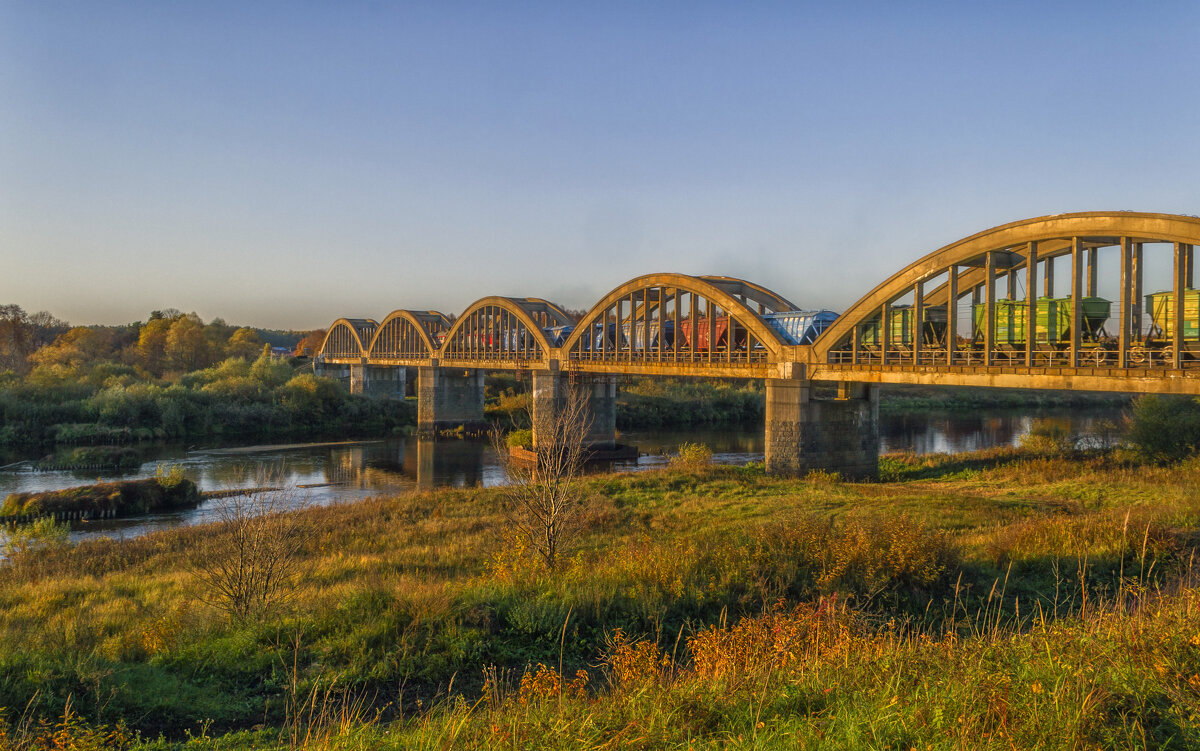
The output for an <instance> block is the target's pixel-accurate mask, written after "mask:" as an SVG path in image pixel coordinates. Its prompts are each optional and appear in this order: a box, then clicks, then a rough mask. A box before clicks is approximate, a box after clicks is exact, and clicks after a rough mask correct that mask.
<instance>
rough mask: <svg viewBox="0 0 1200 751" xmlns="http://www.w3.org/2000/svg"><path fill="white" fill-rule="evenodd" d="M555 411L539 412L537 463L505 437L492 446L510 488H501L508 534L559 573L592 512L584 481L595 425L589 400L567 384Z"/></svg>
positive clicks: (496, 437) (535, 424)
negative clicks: (513, 451)
mask: <svg viewBox="0 0 1200 751" xmlns="http://www.w3.org/2000/svg"><path fill="white" fill-rule="evenodd" d="M562 385H563V386H565V388H563V391H565V393H563V394H558V395H556V397H557V398H556V399H555V400H554V408H553V409H533V410H532V415H531V422H532V423H533V434H534V444H533V454H534V455H535V457H536V461H535V460H534V458H533V457H530V458H529V459H528V460H521V459H515V458H513V457H512V456H511V455H510V453H509V450H508V446H507V445H506V443H505V440H504V436H503V435H501V434H500V432H499V431H493V433H492V442H493V444H494V446H495V448H496V453H497V454H499V455H500V457H501V461H502V462H503V464H504V467H505V470H506V471H507V474H508V477H509V479H510V481H511V482H510V483H509V484H508V485H505V486H503V487H502V488H501V491H500V492H501V495H502V497H503V504H504V512H505V518H506V522H507V526H508V528H509V529H510V530H511V531H512V532H514V533H515V534H516V535H517V536H518V537H519V538H520V539H521V540H522V542H524V543H525V545H526V546H527V547H528V549H529V550H531V551H534V552H536V553H537V555H538V556H539V557H540V558H541V560H542V562H543V563H544V564H545V566H546V568H547V569H549V570H551V571H553V570H554V569H555V568H557V566H558V564H559V561H560V556H561V555H562V551H563V549H564V547H565V546H566V545H567V544H569V543H570V541H571V540H572V539H573V538H574V537H575V536H576V535H577V534H578V532H579V530H580V528H581V526H582V522H583V521H584V519H585V517H586V512H587V510H588V498H587V495H586V494H585V492H584V490H583V488H582V486H581V483H580V477H581V475H582V473H583V464H584V460H585V459H586V457H587V450H588V445H587V437H588V433H589V432H590V430H591V425H592V419H591V410H590V409H589V406H590V405H589V403H588V402H589V400H588V394H587V393H586V391H584V390H583V389H578V388H571V387H570V386H567V385H566V384H562Z"/></svg>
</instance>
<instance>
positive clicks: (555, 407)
mask: <svg viewBox="0 0 1200 751" xmlns="http://www.w3.org/2000/svg"><path fill="white" fill-rule="evenodd" d="M572 390H574V391H575V392H576V393H577V394H579V396H580V397H582V398H584V399H586V400H587V402H586V414H587V416H588V418H590V420H591V423H590V425H589V427H588V432H587V435H586V436H585V437H584V443H585V444H586V445H587V446H589V447H591V448H595V449H613V448H616V445H617V378H616V376H611V375H593V374H585V373H578V374H575V376H574V378H572V377H571V376H570V375H568V374H565V373H563V372H561V371H559V370H540V371H534V372H533V399H532V402H533V404H532V412H533V414H532V418H533V444H534V445H535V446H536V445H537V444H538V440H539V438H538V432H539V431H538V426H539V425H545V424H546V423H547V421H549V420H553V419H555V417H556V416H557V415H558V413H559V410H561V409H562V408H563V405H564V404H565V403H566V400H567V398H568V395H569V394H570V393H571V391H572Z"/></svg>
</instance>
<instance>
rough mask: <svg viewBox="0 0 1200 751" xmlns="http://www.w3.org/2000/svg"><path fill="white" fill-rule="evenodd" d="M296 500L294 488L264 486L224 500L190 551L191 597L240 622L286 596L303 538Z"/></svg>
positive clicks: (296, 570)
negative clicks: (210, 526) (208, 531)
mask: <svg viewBox="0 0 1200 751" xmlns="http://www.w3.org/2000/svg"><path fill="white" fill-rule="evenodd" d="M269 482H270V480H269V479H262V480H260V481H259V482H258V483H257V484H258V485H266V484H268V483H269ZM297 500H298V499H297V498H296V496H295V491H294V490H291V489H284V490H280V489H276V488H269V487H267V488H256V489H252V490H248V491H246V494H245V495H244V496H241V497H234V498H230V499H228V501H227V502H226V503H225V504H224V505H222V506H221V507H220V508H219V509H218V510H217V512H216V518H217V524H216V528H215V530H214V531H213V533H212V534H209V535H206V536H205V540H204V543H203V544H201V545H200V546H198V547H197V548H196V549H195V550H193V551H192V553H191V560H190V564H191V565H190V568H191V571H192V576H193V578H194V580H195V583H196V594H197V596H198V597H199V598H200V599H201V600H203V601H204V602H207V603H208V604H210V605H212V606H214V607H216V608H218V609H220V610H223V611H225V612H226V613H228V614H229V616H230V617H231V618H232V619H233V620H235V621H238V622H241V623H244V622H246V621H249V620H250V619H251V618H257V617H261V616H264V615H266V614H268V613H269V612H270V611H271V610H273V609H275V608H276V607H278V606H280V605H282V604H283V603H284V602H286V601H287V600H288V599H290V598H291V596H292V595H293V594H294V592H295V586H296V580H297V578H298V576H299V574H300V563H301V555H300V554H301V550H302V548H303V546H304V541H305V539H306V538H307V536H308V531H307V530H306V529H305V528H304V525H303V524H301V522H300V518H299V517H298V516H297V514H296V513H295V512H294V511H292V510H291V509H292V508H294V507H295V506H296V505H297Z"/></svg>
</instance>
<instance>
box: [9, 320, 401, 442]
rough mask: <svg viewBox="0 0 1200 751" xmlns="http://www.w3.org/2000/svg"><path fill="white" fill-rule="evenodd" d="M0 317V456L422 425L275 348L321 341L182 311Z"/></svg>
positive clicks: (397, 407) (393, 404)
mask: <svg viewBox="0 0 1200 751" xmlns="http://www.w3.org/2000/svg"><path fill="white" fill-rule="evenodd" d="M0 315H2V316H3V319H2V320H0V365H2V366H3V367H2V369H0V445H7V446H30V445H39V444H51V443H59V444H85V445H86V444H112V443H132V442H139V441H145V440H154V439H170V440H194V439H218V440H239V441H240V440H259V439H266V438H278V437H310V436H322V435H334V434H336V435H339V436H341V435H362V436H367V435H380V434H385V433H389V432H391V431H394V430H395V429H397V428H399V427H402V426H404V425H409V424H412V423H413V422H415V418H414V414H413V412H414V410H413V408H412V407H411V405H409V404H407V403H406V402H403V401H389V400H377V399H369V398H365V397H360V396H352V395H350V394H349V393H347V391H346V389H345V388H344V387H343V386H341V385H340V384H339V383H338V382H337V381H335V380H332V379H328V378H320V377H318V376H316V375H314V374H313V373H312V372H311V370H310V369H309V367H308V365H307V362H306V361H304V360H301V359H297V358H291V357H280V358H277V357H273V356H272V355H271V351H270V348H271V346H272V340H273V341H274V342H279V341H285V340H287V339H288V338H290V339H291V341H292V342H293V343H305V342H308V343H309V344H310V346H311V342H312V341H313V340H315V341H316V342H317V343H319V342H320V337H321V336H322V334H323V332H320V331H314V332H308V333H304V332H278V331H275V332H270V331H268V332H261V331H260V330H255V329H251V328H247V327H242V328H237V327H234V326H230V325H228V324H226V323H224V322H223V321H221V320H220V319H217V320H214V321H211V322H209V323H204V322H203V321H202V320H201V319H200V318H199V317H198V316H196V315H195V314H194V313H192V314H183V313H179V312H178V311H172V310H169V311H155V312H154V313H152V314H151V315H150V318H149V319H148V320H147V321H146V322H145V323H134V324H130V325H128V326H89V327H74V328H72V327H69V326H67V325H66V324H63V323H62V322H61V321H58V320H57V319H55V318H54V317H53V316H50V315H49V314H35V315H33V316H29V315H26V314H25V313H24V311H22V310H21V309H20V308H19V307H17V306H11V305H10V306H0ZM54 331H58V332H59V333H58V334H57V335H56V336H51V334H53V332H54ZM264 335H265V336H266V337H267V339H268V341H264ZM276 346H278V345H276Z"/></svg>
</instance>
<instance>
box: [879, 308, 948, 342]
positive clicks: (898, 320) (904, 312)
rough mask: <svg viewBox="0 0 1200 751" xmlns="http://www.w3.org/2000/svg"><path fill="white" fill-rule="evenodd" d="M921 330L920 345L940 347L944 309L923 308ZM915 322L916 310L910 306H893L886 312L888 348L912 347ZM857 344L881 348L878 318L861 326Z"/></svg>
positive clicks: (943, 336)
mask: <svg viewBox="0 0 1200 751" xmlns="http://www.w3.org/2000/svg"><path fill="white" fill-rule="evenodd" d="M922 317H923V318H924V321H922V324H923V325H922V326H921V329H922V331H923V336H922V339H921V341H922V343H923V345H924V346H935V345H941V344H942V343H943V342H944V341H945V338H946V309H945V308H944V307H942V306H940V305H939V306H936V307H933V306H931V307H928V308H925V312H924V315H923V316H922ZM915 320H916V310H915V309H914V308H913V306H911V305H895V306H893V307H892V308H891V309H890V310H889V312H888V321H889V323H890V324H891V330H890V331H889V332H888V334H889V346H892V347H898V348H904V349H907V348H909V347H912V340H913V328H914V321H915ZM858 343H859V345H860V346H862V347H865V348H866V349H878V348H879V347H881V346H883V341H882V337H881V336H880V328H879V316H876V317H875V318H872V319H871V320H869V321H867V322H866V323H864V324H863V326H862V333H861V334H860V335H859V339H858Z"/></svg>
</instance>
